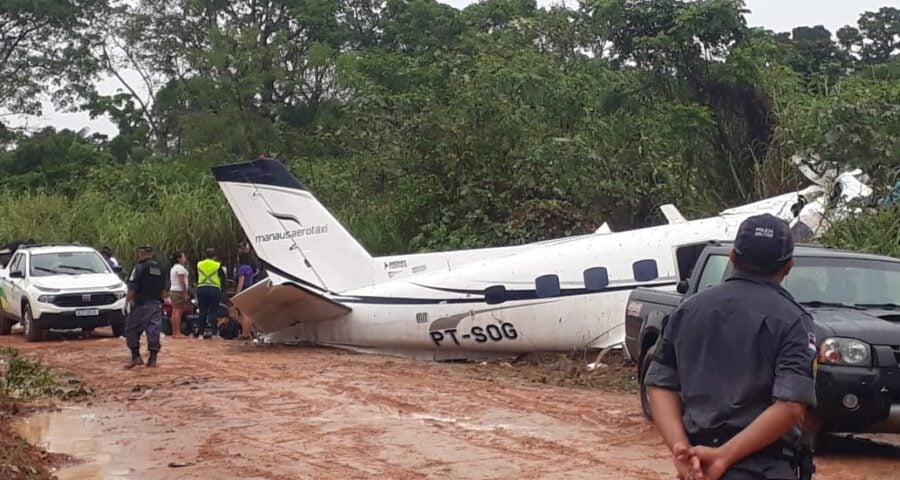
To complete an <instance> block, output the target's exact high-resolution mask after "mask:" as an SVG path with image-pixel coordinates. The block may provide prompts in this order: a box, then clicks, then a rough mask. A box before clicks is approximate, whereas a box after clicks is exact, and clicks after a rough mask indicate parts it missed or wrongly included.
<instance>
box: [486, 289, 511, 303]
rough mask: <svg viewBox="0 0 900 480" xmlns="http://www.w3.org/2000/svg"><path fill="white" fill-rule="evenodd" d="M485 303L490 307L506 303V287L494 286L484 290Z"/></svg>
mask: <svg viewBox="0 0 900 480" xmlns="http://www.w3.org/2000/svg"><path fill="white" fill-rule="evenodd" d="M484 301H485V303H487V304H488V305H496V304H498V303H503V302H505V301H506V287H504V286H503V285H494V286H492V287H488V288H485V289H484Z"/></svg>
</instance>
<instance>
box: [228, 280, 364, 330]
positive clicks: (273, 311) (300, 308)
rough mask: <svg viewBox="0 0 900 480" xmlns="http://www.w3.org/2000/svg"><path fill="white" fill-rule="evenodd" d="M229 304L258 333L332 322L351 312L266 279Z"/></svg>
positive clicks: (291, 286)
mask: <svg viewBox="0 0 900 480" xmlns="http://www.w3.org/2000/svg"><path fill="white" fill-rule="evenodd" d="M231 302H232V303H233V304H234V305H235V306H236V307H237V308H238V310H240V312H241V313H242V314H243V315H245V316H247V317H248V318H249V319H250V320H251V321H252V322H253V324H254V325H256V328H257V329H258V331H259V332H260V333H272V332H276V331H278V330H282V329H284V328H287V327H290V326H293V325H296V324H298V323H305V322H318V321H322V320H332V319H335V318H338V317H342V316H344V315H346V314H348V313H350V310H351V309H350V307H348V306H346V305H343V304H341V303H338V302H335V301H334V300H330V299H328V298H325V297H323V296H321V295H318V294H316V293H313V292H311V291H309V290H307V289H305V288H303V287H301V286H299V285H296V284H294V283H283V284H280V285H272V282H271V281H270V280H268V279H266V280H265V281H263V282H260V283H259V284H257V285H254V286H252V287H250V288H249V289H247V290H245V291H243V292H241V293H240V294H238V295H237V296H235V297H234V298H232V299H231Z"/></svg>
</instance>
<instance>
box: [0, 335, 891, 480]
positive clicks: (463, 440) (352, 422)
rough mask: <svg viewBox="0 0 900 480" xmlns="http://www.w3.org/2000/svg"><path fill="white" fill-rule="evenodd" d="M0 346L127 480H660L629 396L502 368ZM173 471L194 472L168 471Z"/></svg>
mask: <svg viewBox="0 0 900 480" xmlns="http://www.w3.org/2000/svg"><path fill="white" fill-rule="evenodd" d="M0 345H12V346H15V347H17V348H20V349H21V350H22V351H23V353H24V354H26V355H35V356H38V357H40V358H41V359H42V360H44V361H45V362H46V363H49V364H51V365H56V366H58V367H60V368H63V369H66V370H70V371H73V372H74V373H76V374H78V375H79V376H80V377H81V378H82V379H83V380H84V381H85V382H86V383H87V384H88V385H89V386H92V387H93V388H94V389H95V390H96V391H97V393H98V395H97V397H95V398H93V399H91V400H90V402H91V403H93V406H90V407H89V408H90V409H92V411H96V412H100V413H102V417H101V418H102V422H101V423H102V429H103V434H104V436H106V437H107V438H111V439H114V441H116V442H117V443H118V445H120V446H121V447H122V448H124V449H126V450H128V451H129V452H131V453H130V454H134V455H146V456H148V458H149V459H150V460H151V461H152V462H151V463H152V465H154V467H153V468H148V469H147V470H146V471H141V472H137V473H140V474H141V475H139V478H145V479H148V480H157V479H170V478H172V479H180V478H222V479H231V478H264V479H277V480H281V479H288V478H290V479H295V478H316V479H320V478H321V479H339V478H340V479H343V478H395V479H400V480H418V479H424V478H466V479H482V478H483V479H507V478H508V479H513V478H515V479H519V478H546V479H556V478H559V479H563V478H565V479H581V478H584V479H594V480H603V479H613V478H614V479H616V480H621V479H638V480H650V479H654V480H655V479H659V478H672V477H673V474H672V470H671V467H670V465H669V460H668V453H667V451H666V449H665V447H664V446H663V445H662V442H661V441H660V439H659V437H658V436H657V434H656V432H655V430H654V429H653V427H652V425H651V424H650V423H649V422H647V421H645V420H644V419H643V417H642V415H641V413H640V407H639V401H638V399H637V397H636V396H634V395H621V394H615V393H610V392H605V391H602V390H599V389H593V390H589V389H582V388H565V387H556V386H552V385H543V384H538V383H532V382H529V381H528V380H526V379H522V378H510V377H507V376H505V375H504V370H502V369H496V368H495V369H485V368H482V367H481V366H479V365H476V364H435V363H427V362H422V361H416V360H410V359H398V358H392V357H378V356H368V355H358V354H353V353H348V352H342V351H333V350H326V349H316V348H296V347H282V346H262V347H254V346H250V345H246V344H241V343H237V342H223V341H215V340H214V341H202V340H185V339H178V340H173V339H164V345H163V352H162V354H161V356H160V367H159V368H157V369H145V368H139V369H135V370H132V371H128V372H126V371H124V370H122V369H121V365H122V364H123V363H124V362H125V361H126V360H127V350H126V349H125V347H124V342H123V341H121V339H108V338H107V339H92V340H68V341H58V340H56V341H53V340H51V341H49V342H43V343H36V344H26V343H24V342H22V341H21V338H19V337H0ZM509 368H530V367H528V366H522V367H520V366H514V367H509ZM148 442H153V443H154V444H158V445H159V446H158V447H156V449H151V450H148V449H147V448H145V447H144V445H146V444H147V443H148ZM173 459H175V460H178V461H179V462H182V463H184V462H186V463H194V465H191V466H188V467H184V468H179V469H167V468H166V464H167V462H169V461H171V460H173ZM896 459H900V456H898V457H891V456H890V454H888V456H887V457H885V456H881V457H879V456H874V455H856V456H854V454H846V453H841V452H838V454H836V455H832V456H831V457H827V456H826V457H824V458H822V459H820V462H819V463H820V472H821V473H820V474H818V475H817V477H816V478H818V479H820V480H837V479H841V480H845V479H846V480H862V479H867V478H885V475H887V476H890V475H891V474H893V473H895V467H896ZM145 460H146V459H145ZM892 460H893V463H892ZM153 462H155V463H153ZM145 463H146V462H145ZM892 465H893V466H892Z"/></svg>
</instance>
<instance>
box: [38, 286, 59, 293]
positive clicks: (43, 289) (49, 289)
mask: <svg viewBox="0 0 900 480" xmlns="http://www.w3.org/2000/svg"><path fill="white" fill-rule="evenodd" d="M34 288H35V289H36V290H37V291H39V292H59V291H60V289H58V288H47V287H42V286H40V285H35V286H34Z"/></svg>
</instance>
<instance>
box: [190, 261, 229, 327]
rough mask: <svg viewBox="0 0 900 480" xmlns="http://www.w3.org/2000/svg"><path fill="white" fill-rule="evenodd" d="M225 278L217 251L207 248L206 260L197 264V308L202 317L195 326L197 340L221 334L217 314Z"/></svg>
mask: <svg viewBox="0 0 900 480" xmlns="http://www.w3.org/2000/svg"><path fill="white" fill-rule="evenodd" d="M224 278H225V270H224V269H223V268H222V263H221V262H219V261H218V260H216V249H214V248H207V249H206V258H204V259H203V260H200V261H199V262H197V306H198V307H199V309H200V315H199V318H198V319H197V325H195V326H194V337H195V338H196V337H199V336H200V335H203V338H210V337H212V336H215V335H218V334H219V332H218V325H217V322H216V314H217V313H218V310H219V299H220V298H221V295H222V281H223V279H224ZM207 328H209V330H208V331H207Z"/></svg>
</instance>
